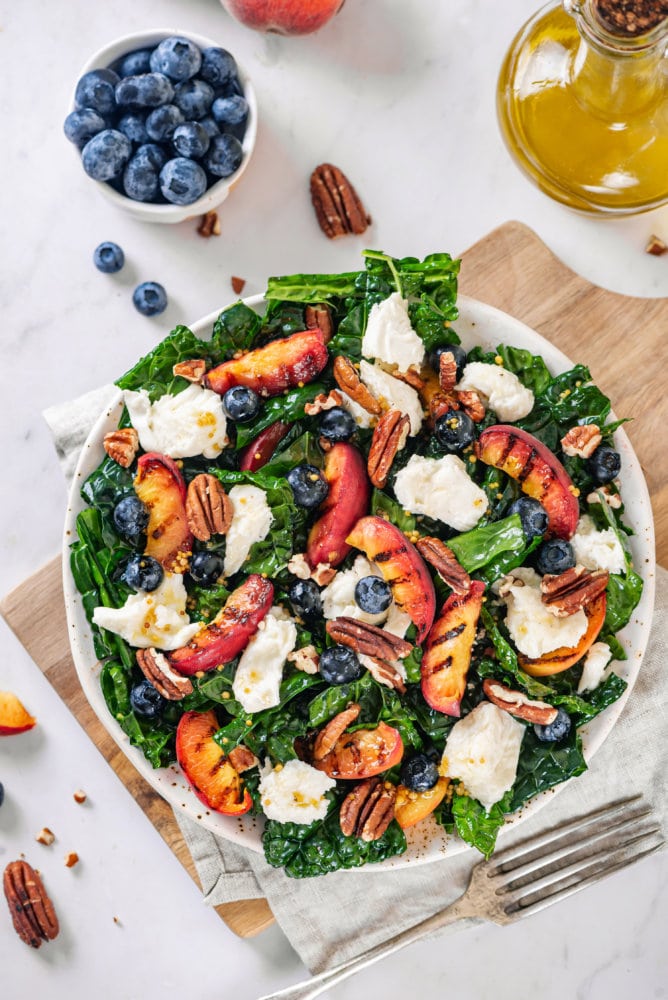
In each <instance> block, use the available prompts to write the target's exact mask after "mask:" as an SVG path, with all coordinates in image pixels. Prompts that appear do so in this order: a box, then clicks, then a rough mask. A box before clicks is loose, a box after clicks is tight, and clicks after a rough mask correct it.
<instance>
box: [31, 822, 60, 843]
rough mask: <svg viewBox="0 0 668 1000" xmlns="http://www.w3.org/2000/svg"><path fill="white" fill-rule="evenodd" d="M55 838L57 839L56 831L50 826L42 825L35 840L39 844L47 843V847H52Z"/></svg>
mask: <svg viewBox="0 0 668 1000" xmlns="http://www.w3.org/2000/svg"><path fill="white" fill-rule="evenodd" d="M55 839H56V835H55V833H54V832H53V830H49V828H48V826H44V827H42V829H41V830H40V831H39V833H38V834H37V836H36V837H35V840H36V841H37V843H38V844H45V845H46V846H47V847H50V846H51V844H52V843H53V842H54V840H55Z"/></svg>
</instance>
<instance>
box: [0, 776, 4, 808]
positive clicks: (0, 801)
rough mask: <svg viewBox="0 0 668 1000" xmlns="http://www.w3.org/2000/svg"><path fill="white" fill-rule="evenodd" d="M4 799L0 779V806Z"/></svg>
mask: <svg viewBox="0 0 668 1000" xmlns="http://www.w3.org/2000/svg"><path fill="white" fill-rule="evenodd" d="M4 801H5V786H4V785H3V783H2V782H1V781H0V806H1V805H2V803H3V802H4Z"/></svg>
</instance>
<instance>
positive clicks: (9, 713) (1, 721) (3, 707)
mask: <svg viewBox="0 0 668 1000" xmlns="http://www.w3.org/2000/svg"><path fill="white" fill-rule="evenodd" d="M36 725H37V719H34V718H33V717H32V715H31V714H30V712H28V711H26V709H25V708H24V706H23V704H22V703H21V702H20V701H19V699H18V698H17V697H16V695H15V694H13V693H12V692H11V691H0V736H17V735H18V734H19V733H27V732H28V730H29V729H32V728H33V727H34V726H36Z"/></svg>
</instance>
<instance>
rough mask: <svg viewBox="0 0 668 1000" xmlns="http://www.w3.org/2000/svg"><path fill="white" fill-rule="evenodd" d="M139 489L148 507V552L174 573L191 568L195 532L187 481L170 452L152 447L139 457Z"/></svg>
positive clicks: (137, 479)
mask: <svg viewBox="0 0 668 1000" xmlns="http://www.w3.org/2000/svg"><path fill="white" fill-rule="evenodd" d="M134 488H135V493H136V494H137V496H138V497H139V499H140V500H141V501H142V503H143V504H145V505H146V507H147V508H148V513H149V521H148V527H147V528H146V549H145V553H144V554H145V555H147V556H152V557H153V558H154V559H157V560H158V562H159V563H160V564H161V565H162V566H163V567H164V568H165V569H166V570H169V572H171V573H183V572H185V570H186V569H187V564H188V557H189V555H190V552H191V551H192V544H193V536H192V533H191V531H190V528H189V527H188V518H187V516H186V484H185V481H184V479H183V476H182V475H181V470H180V469H179V467H178V465H177V464H176V462H175V461H174V459H172V458H170V457H169V456H168V455H161V454H159V453H158V452H156V451H148V452H146V454H145V455H141V456H140V458H139V459H138V461H137V475H136V476H135V479H134Z"/></svg>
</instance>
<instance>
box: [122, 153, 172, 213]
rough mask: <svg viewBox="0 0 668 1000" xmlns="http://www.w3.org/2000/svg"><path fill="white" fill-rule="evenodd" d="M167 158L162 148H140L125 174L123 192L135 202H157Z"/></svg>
mask: <svg viewBox="0 0 668 1000" xmlns="http://www.w3.org/2000/svg"><path fill="white" fill-rule="evenodd" d="M166 160H167V157H166V156H165V154H164V152H163V151H162V149H161V147H160V146H157V145H155V144H154V143H147V144H146V145H145V146H140V147H139V149H138V150H137V152H136V153H135V155H134V156H133V157H132V159H131V160H130V162H129V163H128V165H127V167H126V168H125V173H124V174H123V190H124V192H125V194H126V195H127V196H128V198H132V199H133V200H134V201H156V200H157V198H158V195H159V193H160V171H161V169H162V167H163V166H164V164H165V163H166Z"/></svg>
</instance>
